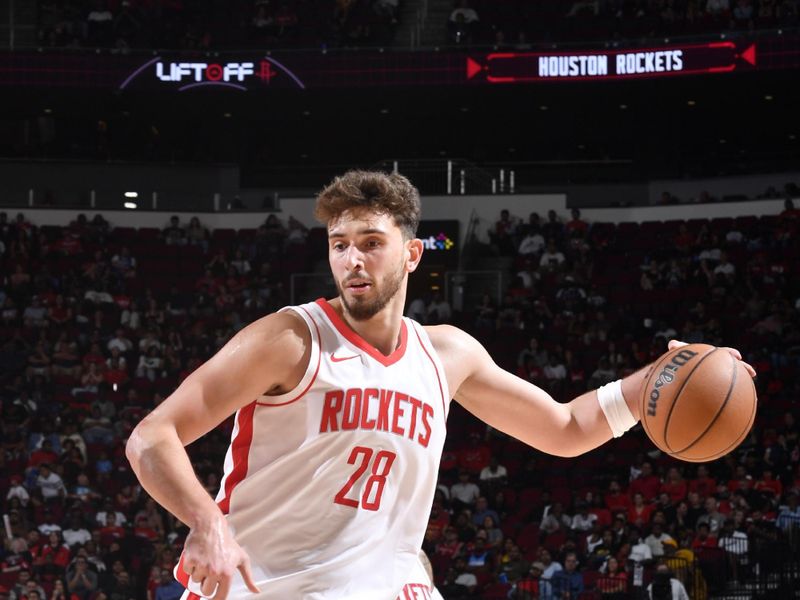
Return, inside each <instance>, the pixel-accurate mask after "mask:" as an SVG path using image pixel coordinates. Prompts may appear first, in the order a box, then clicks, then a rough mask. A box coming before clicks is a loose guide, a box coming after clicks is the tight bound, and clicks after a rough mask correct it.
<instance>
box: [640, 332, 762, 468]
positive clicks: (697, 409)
mask: <svg viewBox="0 0 800 600" xmlns="http://www.w3.org/2000/svg"><path fill="white" fill-rule="evenodd" d="M640 409H641V415H642V425H643V426H644V430H645V432H647V435H648V437H649V438H650V439H651V440H652V441H653V443H654V444H655V445H656V446H658V448H660V449H661V450H662V451H664V452H666V453H667V454H669V455H670V456H673V457H675V458H679V459H681V460H685V461H689V462H706V461H711V460H714V459H716V458H719V457H720V456H724V455H725V454H727V453H728V452H730V451H731V450H733V449H734V448H736V447H737V446H738V445H739V444H740V443H742V441H743V440H744V439H745V437H746V436H747V434H748V432H749V431H750V428H751V427H752V426H753V421H754V420H755V416H756V390H755V386H754V385H753V380H752V378H751V377H750V375H749V374H748V373H747V371H746V369H745V367H744V366H743V365H742V363H741V361H738V360H736V359H735V358H734V357H733V356H731V354H730V353H729V352H728V351H727V350H725V349H723V348H716V347H714V346H709V345H708V344H689V345H687V346H682V347H681V348H676V349H674V350H671V351H670V352H667V353H666V354H664V355H663V356H662V357H661V358H660V359H659V360H658V362H656V363H655V364H654V365H653V370H652V372H651V373H650V374H649V375H648V377H647V380H646V383H645V388H644V393H643V394H642V398H641V405H640Z"/></svg>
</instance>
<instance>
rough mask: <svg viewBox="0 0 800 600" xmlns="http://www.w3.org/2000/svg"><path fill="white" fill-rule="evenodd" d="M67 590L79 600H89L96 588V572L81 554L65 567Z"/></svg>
mask: <svg viewBox="0 0 800 600" xmlns="http://www.w3.org/2000/svg"><path fill="white" fill-rule="evenodd" d="M66 579H67V590H69V592H70V594H74V595H76V596H77V597H78V598H80V600H89V598H91V597H92V595H93V594H94V592H95V591H96V590H97V574H96V573H95V572H94V571H93V570H92V569H91V568H90V567H89V563H88V561H87V560H86V558H85V557H83V556H78V557H77V558H76V559H75V560H74V561H73V562H72V563H71V564H70V566H69V567H68V568H67V575H66Z"/></svg>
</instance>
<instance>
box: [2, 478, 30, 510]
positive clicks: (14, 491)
mask: <svg viewBox="0 0 800 600" xmlns="http://www.w3.org/2000/svg"><path fill="white" fill-rule="evenodd" d="M12 498H16V499H17V500H19V503H20V504H21V505H22V506H23V507H25V506H27V505H28V501H29V500H30V494H28V490H27V489H25V486H24V485H22V477H21V476H19V475H12V476H11V477H10V478H9V486H8V492H7V493H6V501H7V502H8V501H10V500H11V499H12Z"/></svg>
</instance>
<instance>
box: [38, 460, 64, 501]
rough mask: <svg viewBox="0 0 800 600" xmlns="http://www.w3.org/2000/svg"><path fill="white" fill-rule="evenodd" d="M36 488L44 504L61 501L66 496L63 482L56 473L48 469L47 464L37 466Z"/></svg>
mask: <svg viewBox="0 0 800 600" xmlns="http://www.w3.org/2000/svg"><path fill="white" fill-rule="evenodd" d="M36 487H37V488H39V491H40V492H41V494H42V498H44V500H45V502H56V501H61V500H63V499H64V498H65V497H66V495H67V488H66V487H65V486H64V481H63V480H62V479H61V476H60V475H59V474H58V473H56V472H55V471H53V470H52V469H51V468H50V465H49V464H48V463H42V464H40V465H39V475H38V477H36Z"/></svg>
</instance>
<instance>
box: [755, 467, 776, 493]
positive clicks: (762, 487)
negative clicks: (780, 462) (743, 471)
mask: <svg viewBox="0 0 800 600" xmlns="http://www.w3.org/2000/svg"><path fill="white" fill-rule="evenodd" d="M753 489H754V490H755V491H756V492H761V493H762V494H766V495H768V496H769V497H770V498H780V496H781V494H782V493H783V484H782V483H781V482H780V481H778V480H777V479H774V478H773V476H772V469H769V468H765V469H764V470H763V472H762V473H761V478H760V479H759V480H758V481H756V483H755V485H754V486H753Z"/></svg>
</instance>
